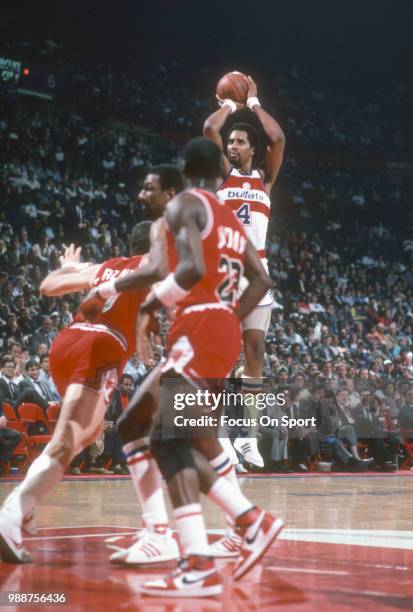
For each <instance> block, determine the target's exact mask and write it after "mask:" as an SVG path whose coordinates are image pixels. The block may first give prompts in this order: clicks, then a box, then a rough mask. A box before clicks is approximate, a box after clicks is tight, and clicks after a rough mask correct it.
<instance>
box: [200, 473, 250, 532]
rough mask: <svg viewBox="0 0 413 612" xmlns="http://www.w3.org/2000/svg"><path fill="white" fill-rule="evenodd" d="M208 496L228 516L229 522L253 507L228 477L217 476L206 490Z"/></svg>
mask: <svg viewBox="0 0 413 612" xmlns="http://www.w3.org/2000/svg"><path fill="white" fill-rule="evenodd" d="M233 469H234V468H232V470H233ZM208 497H209V498H210V499H211V500H212V501H213V502H215V503H216V504H217V506H219V507H220V508H221V509H222V510H223V511H224V512H226V513H227V514H228V515H229V516H230V518H231V519H232V521H231V524H233V523H234V521H235V519H237V518H238V517H239V516H241V514H244V512H248V510H251V508H253V507H254V504H252V503H251V502H250V501H249V499H247V498H246V497H245V495H244V494H243V493H242V492H241V489H240V488H239V487H238V486H237V487H234V485H233V484H232V483H231V482H230V481H229V479H228V478H225V477H221V478H218V479H217V480H216V481H215V482H214V484H213V485H212V487H211V488H210V490H209V491H208Z"/></svg>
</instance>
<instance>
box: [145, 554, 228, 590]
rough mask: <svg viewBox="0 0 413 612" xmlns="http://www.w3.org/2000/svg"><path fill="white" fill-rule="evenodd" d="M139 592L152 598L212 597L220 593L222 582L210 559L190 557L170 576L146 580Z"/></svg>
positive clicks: (197, 556) (179, 564) (196, 556)
mask: <svg viewBox="0 0 413 612" xmlns="http://www.w3.org/2000/svg"><path fill="white" fill-rule="evenodd" d="M139 590H140V592H141V593H142V594H143V595H151V596H152V597H212V596H214V595H220V594H221V593H222V582H221V578H220V575H219V574H218V572H217V568H216V567H215V564H214V560H213V559H212V558H211V557H203V556H201V555H190V556H189V557H188V558H187V559H182V560H181V561H180V562H179V563H178V567H177V569H176V570H175V571H174V572H173V573H172V574H170V575H169V576H165V578H158V579H157V580H148V581H147V582H145V583H144V584H143V585H142V586H141V587H140V589H139Z"/></svg>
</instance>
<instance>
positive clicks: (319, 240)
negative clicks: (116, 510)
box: [0, 44, 413, 471]
mask: <svg viewBox="0 0 413 612" xmlns="http://www.w3.org/2000/svg"><path fill="white" fill-rule="evenodd" d="M44 49H45V50H46V51H45V53H43V54H42V55H41V56H40V59H39V57H38V58H37V61H38V62H41V61H45V62H48V64H49V65H51V64H53V63H54V65H55V66H56V67H58V68H59V69H61V70H64V71H66V72H67V73H68V74H69V73H70V75H71V77H72V78H73V82H74V85H73V88H74V89H76V87H75V85H76V83H78V84H79V83H87V85H88V87H87V88H85V91H83V90H82V88H80V87H78V88H77V89H76V95H73V96H68V99H67V101H66V102H65V100H62V99H60V100H59V101H58V103H56V104H52V105H50V104H47V105H45V104H44V103H43V102H33V101H27V100H24V99H22V98H21V97H18V96H17V97H14V98H13V99H12V98H11V96H15V94H13V93H10V91H7V90H6V89H3V90H2V91H0V177H1V180H0V354H1V377H0V394H1V399H2V400H3V401H11V402H12V403H13V405H15V406H16V407H17V408H18V405H19V403H21V402H24V401H36V403H38V404H39V405H40V406H42V407H43V408H44V409H46V408H47V405H48V404H49V403H52V402H56V401H57V402H58V401H60V397H59V396H58V393H57V390H56V388H55V386H54V383H53V381H52V380H51V378H50V372H49V370H48V357H47V354H48V351H49V349H50V345H51V343H52V341H53V339H54V338H55V336H56V335H57V334H58V332H59V330H61V329H62V328H63V327H65V326H66V325H69V324H70V322H71V321H72V316H73V312H74V310H75V309H76V307H77V305H78V303H79V300H80V296H75V295H70V296H67V297H65V298H63V299H56V298H44V297H40V295H39V292H38V287H39V283H40V281H41V279H42V278H43V277H44V276H45V274H47V272H48V271H50V270H51V269H54V268H55V267H57V266H58V256H59V254H60V253H61V252H62V249H63V245H67V244H69V243H71V242H75V243H76V244H81V245H82V249H83V251H82V254H83V259H84V260H90V261H93V262H100V261H103V260H104V259H107V258H108V257H112V256H119V255H125V254H127V251H128V233H129V230H130V228H131V227H132V225H133V224H134V223H136V222H137V221H139V220H140V219H141V218H143V217H142V211H141V210H140V209H139V207H138V206H137V204H136V202H135V195H134V194H135V193H136V189H137V185H138V181H139V178H140V177H141V176H142V174H143V172H144V170H145V169H146V168H148V167H150V166H151V165H153V164H156V163H159V162H174V161H176V159H177V157H178V155H179V151H178V149H177V147H176V145H175V144H173V143H172V142H171V141H170V140H168V139H166V138H165V137H164V135H162V130H166V129H173V130H183V131H184V132H185V133H186V134H188V133H191V132H192V133H194V132H195V130H198V129H200V126H201V124H202V120H203V118H205V116H206V115H207V114H208V112H209V111H210V109H211V102H212V97H211V100H208V99H206V98H203V97H202V96H201V95H198V94H196V93H194V90H191V89H190V88H189V86H188V83H191V79H190V78H187V77H188V75H185V74H184V71H183V70H182V66H180V65H179V64H177V63H176V62H175V63H174V62H170V63H169V64H168V65H167V66H166V65H165V66H158V67H157V69H156V70H155V71H153V72H152V73H151V74H150V75H148V77H147V80H146V81H145V82H142V81H140V80H139V79H138V76H137V75H138V74H139V73H138V72H137V71H136V72H135V71H134V70H133V66H131V67H129V73H128V74H126V73H125V74H119V73H112V72H111V70H110V69H109V68H107V67H104V66H101V69H100V70H96V65H94V64H90V65H89V66H88V67H85V65H84V63H82V61H81V59H80V58H78V60H79V61H78V62H77V61H75V60H76V58H75V57H74V56H70V53H69V54H67V52H66V51H65V50H63V49H62V48H60V47H59V46H58V45H55V44H53V45H51V44H48V45H46V46H45V47H44ZM69 57H71V61H69V60H68V58H69ZM83 62H84V60H83ZM305 78H308V77H306V76H305V75H304V76H303V75H301V74H300V72H299V70H298V69H296V68H293V69H291V73H290V74H288V75H287V74H286V75H284V76H278V77H277V79H276V81H275V86H274V99H276V100H277V111H276V112H275V114H276V116H277V117H279V120H280V122H281V123H282V125H283V128H284V129H285V132H286V137H287V142H288V143H289V144H290V143H292V148H293V151H294V152H295V151H296V150H298V149H300V150H301V151H302V152H305V151H306V150H308V147H309V146H310V145H311V147H312V149H313V150H317V151H318V152H320V153H323V154H331V155H332V156H334V155H335V154H337V153H338V152H339V153H340V154H342V155H343V154H345V155H347V156H353V157H355V158H357V159H359V160H369V159H370V160H371V159H376V160H380V161H382V162H383V163H387V162H389V160H392V161H395V160H396V161H400V162H404V161H406V160H408V159H411V158H412V157H411V146H412V145H411V141H409V140H408V139H407V138H406V137H405V135H404V134H405V132H404V130H403V113H404V107H403V96H402V95H401V94H402V93H403V92H404V91H405V90H406V87H408V85H403V84H397V83H395V85H394V87H395V91H397V92H399V94H400V101H399V102H398V104H399V106H400V112H399V113H398V114H393V115H392V114H391V113H390V108H391V107H390V104H389V100H388V98H387V97H386V98H384V97H383V96H381V97H380V95H377V96H372V97H371V99H369V95H368V92H364V93H363V92H360V99H358V98H357V97H356V95H355V94H351V95H350V94H348V95H347V96H346V93H345V92H344V91H343V92H340V91H339V89H335V90H334V92H335V93H334V94H331V92H330V89H329V88H327V86H326V85H324V86H322V85H319V84H317V85H313V86H312V88H310V89H308V90H307V92H308V95H307V96H304V97H303V95H302V91H303V89H302V88H303V83H302V79H304V80H305ZM184 81H185V83H186V85H185V84H184ZM90 88H92V90H93V93H92V95H91V96H90V95H89V94H90ZM86 90H87V91H86ZM300 92H301V94H300ZM372 99H373V101H372ZM269 110H271V108H269ZM103 111H104V112H103ZM320 117H323V120H322V121H321V120H320ZM114 118H116V119H117V121H116V122H115V121H114V120H113V119H114ZM119 118H122V120H123V121H125V120H127V121H129V122H130V121H132V120H133V121H134V122H135V123H140V124H147V125H150V126H151V131H150V132H149V131H146V132H142V131H139V129H138V128H137V127H136V126H133V125H132V124H130V123H129V124H127V123H125V122H123V123H122V122H120V121H119ZM409 156H410V157H409ZM412 196H413V177H412V175H411V174H409V172H403V173H401V174H400V175H398V174H391V175H389V174H387V172H385V171H384V169H383V168H380V169H378V168H376V167H368V166H360V167H359V166H357V165H354V166H351V165H349V166H345V167H344V166H343V165H341V164H340V163H336V164H334V163H333V162H326V163H325V164H324V165H323V164H321V163H317V164H315V163H312V162H311V164H310V163H307V162H305V160H303V159H302V158H300V156H296V155H295V154H289V152H288V148H287V158H286V161H285V164H284V166H283V168H282V171H281V175H280V178H279V180H278V181H277V185H276V189H275V191H274V194H273V210H274V214H273V219H272V222H271V226H270V232H269V235H268V245H267V252H268V259H269V265H270V273H271V276H272V278H273V280H274V283H275V287H274V297H275V301H274V309H273V316H272V321H271V326H270V331H269V336H268V338H267V345H266V355H265V372H264V374H265V376H266V377H267V378H268V379H269V380H271V381H273V382H274V384H276V385H278V386H280V385H281V386H283V385H284V386H285V385H286V386H287V387H286V388H287V390H288V393H289V394H290V396H289V398H290V399H289V404H288V410H290V409H291V406H295V405H296V404H297V406H299V410H300V411H304V413H306V411H308V410H309V407H308V404H309V403H310V402H315V401H316V400H315V399H314V398H315V397H317V396H320V397H318V399H317V407H315V405H313V406H312V408H311V410H313V412H314V411H315V412H314V414H316V417H317V426H316V428H315V429H316V431H313V432H301V433H302V436H301V438H300V437H298V438H296V439H295V441H294V442H293V443H290V445H289V446H288V444H287V437H286V434H285V432H283V431H281V430H280V432H278V433H277V436H278V438H277V440H278V442H277V443H275V442H274V440H272V442H271V444H270V446H269V447H268V444H269V443H267V442H268V440H267V442H262V444H264V446H265V445H267V447H266V448H264V451H263V452H264V454H266V456H267V457H268V461H267V463H268V465H269V464H271V466H272V468H277V467H280V466H281V467H282V466H285V460H286V459H287V458H288V452H289V450H288V449H290V452H291V448H293V449H296V450H294V451H293V458H291V457H289V459H290V463H291V465H295V466H299V465H301V466H302V465H304V464H305V460H306V459H308V458H310V457H311V456H314V455H317V454H319V452H320V448H321V447H320V444H321V445H324V447H325V445H327V446H328V447H329V451H330V453H331V454H332V455H333V456H334V457H335V459H336V462H337V463H339V464H340V463H342V464H346V463H348V462H349V461H352V462H353V459H354V462H353V463H354V464H355V465H356V466H358V467H359V463H358V462H359V459H360V458H359V457H358V456H357V455H358V451H357V452H353V451H352V450H351V449H352V448H353V447H354V436H353V434H354V435H355V436H356V437H357V436H358V437H359V438H362V437H363V436H362V435H361V434H362V433H363V432H362V430H361V429H360V427H361V425H360V423H358V424H357V426H356V420H357V419H356V418H355V417H354V415H353V416H352V417H351V418H352V419H353V421H354V422H352V423H349V422H347V423H345V419H344V417H342V415H341V416H340V414H339V412H340V410H341V405H344V406H347V404H348V405H350V407H351V408H350V409H351V410H352V411H358V412H357V414H358V416H359V417H360V419H362V417H363V418H367V417H366V415H365V414H364V412H363V410H364V407H365V406H368V409H369V410H371V411H372V415H373V416H372V417H371V419H370V416H369V417H368V418H369V420H374V419H376V420H378V422H379V424H380V426H381V427H384V425H383V423H384V419H387V421H388V422H387V421H386V423H387V424H386V425H385V427H386V428H387V429H383V432H384V433H386V435H385V436H384V434H383V436H381V439H382V440H383V439H385V440H387V441H386V443H385V449H384V450H383V447H380V449H379V450H377V448H376V447H375V448H374V449H370V448H369V451H371V452H373V451H374V453H375V454H376V455H377V453H378V455H379V459H377V457H376V458H375V462H376V463H377V465H379V466H380V465H381V466H385V465H387V466H389V465H394V464H395V461H396V459H395V452H396V450H395V449H396V447H397V446H398V444H399V443H400V440H401V438H400V435H401V434H400V430H401V429H410V428H411V429H413V397H412V396H411V394H412V389H413V341H412V329H413V272H412V257H413V243H412V241H411V235H412V229H413V228H412V226H413V217H412V215H411V213H410V211H409V207H408V204H409V203H410V202H411V199H412ZM158 352H159V351H158ZM145 373H146V369H145V366H144V365H143V364H141V363H140V362H139V360H138V359H137V358H136V356H133V357H132V358H131V359H130V360H129V362H128V364H127V367H126V369H125V375H126V379H125V380H126V381H127V382H126V385H125V380H123V381H122V385H121V387H120V389H119V394H120V396H119V397H117V398H116V407H114V406H112V407H111V409H110V411H109V417H108V420H107V422H108V425H107V428H106V435H105V439H106V446H105V448H104V450H103V454H102V453H100V454H101V455H102V457H103V458H102V457H101V460H98V459H97V455H96V457H94V458H92V459H88V460H87V461H86V460H85V458H84V457H83V458H81V459H80V464H79V465H84V464H85V462H86V463H87V462H89V463H90V464H91V465H92V468H93V469H96V470H98V469H101V470H102V469H103V470H104V469H105V468H104V467H103V466H104V465H106V463H107V462H106V461H105V460H106V458H107V457H108V453H109V454H110V455H112V460H113V461H112V462H113V465H114V466H115V467H117V468H118V469H119V471H121V470H122V469H123V467H124V466H123V463H122V458H121V455H120V453H119V446H118V442H117V441H116V439H115V438H114V436H113V435H112V434H113V432H114V429H113V423H114V422H115V421H116V418H117V416H118V415H119V414H120V412H119V410H121V409H122V407H123V406H124V403H123V399H124V398H125V397H127V395H128V393H129V392H130V391H129V390H130V389H131V388H135V387H136V386H137V385H139V383H140V381H141V380H142V378H143V377H144V376H145ZM128 381H129V382H128ZM3 383H4V384H3ZM6 387H7V389H6ZM126 387H127V388H128V389H129V390H128V389H126ZM34 394H36V395H34ZM340 394H341V396H340ZM346 394H348V396H349V397H348V398H347V399H345V401H344V399H342V398H344V395H346ZM33 397H35V400H33ZM340 397H341V399H340ZM367 397H368V402H367V404H366V403H364V398H367ZM297 398H298V399H297ZM293 409H294V408H293ZM346 411H347V408H346V409H345V412H346ZM345 412H344V414H345ZM385 413H386V416H384V414H385ZM387 413H388V414H387ZM354 414H355V413H354ZM373 417H374V419H373ZM357 418H358V417H357ZM360 419H359V420H360ZM2 423H3V425H2ZM376 424H377V423H376ZM4 426H5V421H4V419H3V416H2V414H1V413H0V437H1V430H2V428H4ZM377 426H378V425H377ZM342 427H347V429H346V430H345V435H344V433H342V434H341V435H340V436H338V435H336V434H337V433H338V432H339V430H340V428H342ZM349 427H350V429H352V430H353V431H350V429H349ZM330 430H331V431H330ZM315 433H317V436H318V437H317V440H316V441H315V437H314V435H313V434H315ZM320 433H321V434H322V436H321V438H320V436H319V434H320ZM387 434H388V435H387ZM260 435H261V436H262V438H263V440H265V439H266V438H268V439H269V440H271V439H272V438H271V436H270V435H269V432H268V431H267V432H265V431H262V432H260ZM344 439H345V440H346V442H347V445H346V446H344V445H343V444H342V441H343V440H344ZM375 439H377V438H375ZM396 439H397V440H398V442H397V444H396V443H395V440H396ZM304 440H305V441H306V442H305V448H306V450H305V453H307V454H305V453H304V451H303V448H304V445H303V444H298V443H297V442H300V441H304ZM375 444H376V445H379V443H375ZM356 446H357V444H356ZM108 449H110V450H108ZM297 449H298V450H297ZM343 449H344V451H343ZM347 449H349V450H347ZM321 450H323V449H322V448H321ZM294 453H295V454H294ZM303 453H304V454H303ZM343 453H347V454H346V455H344V454H343ZM2 460H3V461H4V457H2V455H1V454H0V461H2ZM271 462H272V463H271ZM74 469H79V466H78V465H75V467H74Z"/></svg>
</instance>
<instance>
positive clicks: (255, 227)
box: [204, 76, 285, 467]
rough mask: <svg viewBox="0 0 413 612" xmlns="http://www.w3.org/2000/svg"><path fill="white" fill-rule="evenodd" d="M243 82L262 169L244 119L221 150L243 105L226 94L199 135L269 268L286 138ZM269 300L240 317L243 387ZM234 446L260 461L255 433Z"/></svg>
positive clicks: (257, 378) (251, 386) (254, 370)
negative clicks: (257, 126)
mask: <svg viewBox="0 0 413 612" xmlns="http://www.w3.org/2000/svg"><path fill="white" fill-rule="evenodd" d="M248 83H249V89H248V97H247V107H248V108H249V109H250V111H251V112H252V113H254V114H255V115H256V116H257V118H258V120H259V122H260V123H261V125H262V128H263V130H264V133H265V135H266V138H267V140H268V145H267V147H266V150H265V158H264V169H263V170H258V169H256V168H254V165H255V164H254V162H255V160H256V154H257V145H258V138H257V134H256V132H255V130H254V128H253V127H252V126H251V125H249V124H248V123H235V124H234V125H232V126H231V131H230V134H229V138H228V142H227V145H226V153H224V144H223V140H222V137H221V134H220V132H221V130H222V128H223V126H224V124H225V122H226V121H227V119H228V117H229V116H230V115H231V114H232V113H233V112H235V111H236V110H240V109H241V108H243V105H240V104H238V103H236V102H234V101H233V100H230V99H226V100H221V99H218V103H219V105H220V108H219V109H218V110H217V111H216V112H215V113H213V114H212V115H211V116H210V117H208V119H207V120H206V121H205V123H204V135H205V136H206V137H207V138H209V139H211V140H213V141H214V142H215V143H216V144H217V145H218V146H219V147H220V149H221V151H222V152H223V155H222V159H223V167H224V171H225V178H224V181H223V183H222V185H221V187H220V188H219V190H218V195H219V196H220V198H221V199H223V200H225V202H226V203H227V204H229V206H230V207H231V208H232V210H233V212H234V214H235V216H236V217H237V219H238V221H239V222H240V223H241V225H242V227H243V228H244V230H245V232H246V234H247V236H248V238H249V239H250V240H251V242H252V244H253V245H254V246H255V248H256V249H257V251H258V254H259V255H260V257H261V261H262V263H263V265H264V267H265V268H266V269H267V270H268V264H267V259H266V255H265V242H266V236H267V228H268V221H269V218H270V214H271V213H270V208H271V201H270V193H271V189H272V187H273V185H274V183H275V180H276V178H277V175H278V172H279V170H280V167H281V164H282V161H283V154H284V146H285V138H284V134H283V131H282V129H281V127H280V125H279V124H278V122H277V121H276V120H275V119H274V118H273V117H271V115H269V114H268V113H267V112H266V111H265V110H264V109H263V108H262V106H261V104H260V102H259V100H258V97H257V86H256V84H255V82H254V81H253V79H252V78H251V77H250V76H249V77H248ZM272 302H273V298H272V294H271V291H269V292H268V293H267V294H266V295H265V296H264V298H263V299H262V300H261V301H260V302H259V304H258V305H257V307H256V308H255V309H254V310H253V312H251V314H250V315H249V316H248V317H247V318H246V319H245V320H244V321H243V342H244V354H245V364H244V372H243V391H244V393H254V394H256V393H259V392H260V390H261V385H262V374H263V361H264V352H265V337H266V334H267V331H268V327H269V324H270V319H271V309H272ZM223 444H224V445H225V448H226V449H227V452H228V453H230V452H231V449H230V448H228V445H229V441H228V439H226V440H225V439H223ZM234 446H235V448H236V449H237V450H238V451H239V452H240V453H241V454H242V455H243V457H244V458H245V459H246V460H247V461H248V462H249V463H252V464H254V465H257V466H258V467H262V466H263V460H262V457H261V455H260V454H259V452H258V448H257V440H256V438H254V437H251V438H238V439H237V440H236V441H235V443H234Z"/></svg>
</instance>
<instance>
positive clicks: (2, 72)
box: [0, 57, 22, 84]
mask: <svg viewBox="0 0 413 612" xmlns="http://www.w3.org/2000/svg"><path fill="white" fill-rule="evenodd" d="M21 73H22V63H21V62H17V61H15V60H12V59H9V58H7V57H0V81H4V82H6V83H15V84H17V83H18V82H19V79H20V76H21Z"/></svg>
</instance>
